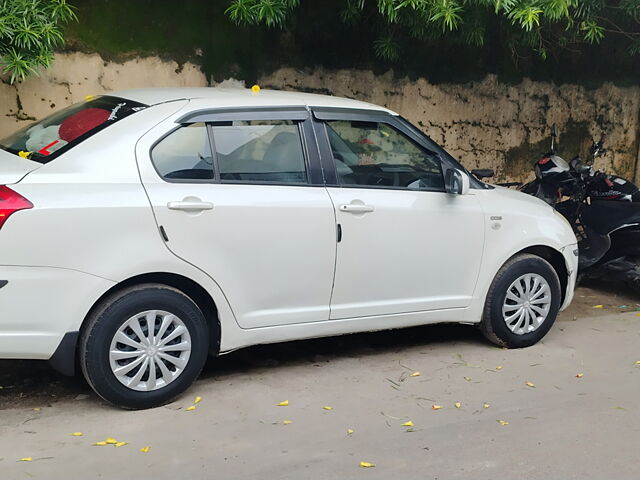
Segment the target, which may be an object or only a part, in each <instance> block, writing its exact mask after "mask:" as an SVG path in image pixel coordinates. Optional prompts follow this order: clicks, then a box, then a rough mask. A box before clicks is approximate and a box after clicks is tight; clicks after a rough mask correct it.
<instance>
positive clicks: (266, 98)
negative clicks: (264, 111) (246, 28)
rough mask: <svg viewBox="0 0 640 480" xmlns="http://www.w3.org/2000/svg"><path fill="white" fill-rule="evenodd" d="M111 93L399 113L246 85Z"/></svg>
mask: <svg viewBox="0 0 640 480" xmlns="http://www.w3.org/2000/svg"><path fill="white" fill-rule="evenodd" d="M109 95H113V96H115V97H120V98H126V99H128V100H134V101H136V102H140V103H144V104H146V105H157V104H159V103H166V102H172V101H176V100H185V99H186V100H194V99H204V100H211V102H212V104H214V105H215V106H216V107H220V108H234V107H258V106H281V107H293V106H305V107H331V108H351V109H359V110H377V111H382V112H387V113H390V114H392V115H396V113H395V112H392V111H391V110H389V109H386V108H384V107H380V106H378V105H374V104H372V103H367V102H360V101H358V100H351V99H348V98H341V97H334V96H331V95H318V94H313V93H301V92H285V91H281V90H266V89H265V90H260V92H259V93H254V92H252V91H251V90H249V89H244V88H218V87H208V88H207V87H203V88H140V89H134V90H121V91H118V92H112V93H110V94H109Z"/></svg>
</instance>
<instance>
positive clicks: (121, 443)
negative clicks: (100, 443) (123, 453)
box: [114, 442, 127, 447]
mask: <svg viewBox="0 0 640 480" xmlns="http://www.w3.org/2000/svg"><path fill="white" fill-rule="evenodd" d="M126 444H127V442H118V443H116V444H114V445H115V446H116V447H124V446H125V445H126Z"/></svg>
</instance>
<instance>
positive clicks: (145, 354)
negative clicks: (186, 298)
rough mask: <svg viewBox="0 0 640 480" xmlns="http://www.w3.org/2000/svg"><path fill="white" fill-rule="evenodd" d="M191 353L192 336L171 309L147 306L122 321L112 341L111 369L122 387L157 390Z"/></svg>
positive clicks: (175, 374)
mask: <svg viewBox="0 0 640 480" xmlns="http://www.w3.org/2000/svg"><path fill="white" fill-rule="evenodd" d="M190 355H191V336H190V335H189V331H188V330H187V327H186V326H185V324H184V322H183V321H182V320H180V319H179V318H178V317H176V316H175V315H173V314H172V313H169V312H165V311H162V310H149V311H146V312H142V313H139V314H137V315H134V316H133V317H131V318H130V319H129V320H127V321H126V322H124V323H123V324H122V325H121V326H120V328H119V329H118V331H117V332H116V334H115V335H114V337H113V340H112V341H111V347H110V348H109V364H110V366H111V371H112V372H113V374H114V375H115V377H116V378H117V379H118V381H119V382H120V383H122V384H123V385H124V386H125V387H128V388H130V389H132V390H137V391H145V392H148V391H152V390H158V389H160V388H162V387H165V386H167V385H168V384H169V383H171V382H173V381H174V380H175V379H176V378H178V376H180V374H181V373H182V372H183V371H184V369H185V368H186V366H187V363H188V362H189V356H190Z"/></svg>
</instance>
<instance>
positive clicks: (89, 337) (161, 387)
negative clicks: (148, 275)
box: [80, 284, 209, 409]
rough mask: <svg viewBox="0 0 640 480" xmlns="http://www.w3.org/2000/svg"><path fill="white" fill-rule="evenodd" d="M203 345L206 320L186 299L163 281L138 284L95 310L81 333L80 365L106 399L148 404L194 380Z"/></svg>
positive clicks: (166, 398)
mask: <svg viewBox="0 0 640 480" xmlns="http://www.w3.org/2000/svg"><path fill="white" fill-rule="evenodd" d="M208 347H209V330H208V327H207V323H206V320H205V318H204V316H203V314H202V312H201V311H200V309H199V308H198V307H197V305H196V304H195V303H194V302H193V301H192V300H191V299H190V298H189V297H187V296H186V295H184V294H183V293H182V292H180V291H178V290H175V289H173V288H170V287H166V286H164V285H151V284H149V285H140V286H137V287H132V288H130V289H127V290H123V291H121V292H119V293H117V294H116V295H115V296H113V297H111V298H109V299H108V300H106V301H105V302H103V303H102V304H101V305H100V306H98V307H97V308H96V309H95V310H94V313H93V314H92V316H91V318H90V319H89V321H88V322H87V325H86V326H85V328H84V329H83V331H82V335H81V337H80V366H81V367H82V372H83V373H84V376H85V378H86V379H87V382H88V383H89V385H91V387H92V388H93V389H94V390H95V391H96V393H98V395H100V396H101V397H102V398H104V399H105V400H107V401H109V402H111V403H114V404H116V405H119V406H121V407H125V408H132V409H139V408H150V407H155V406H158V405H162V404H164V403H167V402H169V401H171V400H172V399H173V398H175V397H176V396H177V395H179V394H180V393H182V392H183V391H185V390H186V389H187V388H188V387H189V386H190V385H191V383H193V381H194V380H195V379H196V378H197V377H198V375H199V373H200V371H201V370H202V367H203V366H204V363H205V361H206V358H207V351H208Z"/></svg>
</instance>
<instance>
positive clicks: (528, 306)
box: [502, 273, 551, 335]
mask: <svg viewBox="0 0 640 480" xmlns="http://www.w3.org/2000/svg"><path fill="white" fill-rule="evenodd" d="M550 308H551V288H549V284H548V283H547V281H546V280H545V278H544V277H543V276H542V275H538V274H537V273H527V274H525V275H522V276H521V277H519V278H517V279H516V280H515V281H514V282H513V283H512V284H511V286H510V287H509V288H508V290H507V296H506V297H505V299H504V305H503V306H502V318H503V319H504V322H505V323H506V324H507V327H508V328H509V330H511V331H512V332H513V333H515V334H516V335H524V334H526V333H530V332H533V331H534V330H537V329H538V328H539V327H540V325H542V323H543V322H544V321H545V320H546V319H547V315H549V309H550Z"/></svg>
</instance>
